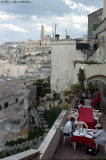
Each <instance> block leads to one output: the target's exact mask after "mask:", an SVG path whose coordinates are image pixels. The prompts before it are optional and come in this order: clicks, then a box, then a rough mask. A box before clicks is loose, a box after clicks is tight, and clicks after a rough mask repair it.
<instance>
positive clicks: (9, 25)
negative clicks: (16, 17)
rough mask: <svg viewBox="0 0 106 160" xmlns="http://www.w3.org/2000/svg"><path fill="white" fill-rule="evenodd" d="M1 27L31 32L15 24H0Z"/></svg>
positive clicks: (8, 29)
mask: <svg viewBox="0 0 106 160" xmlns="http://www.w3.org/2000/svg"><path fill="white" fill-rule="evenodd" d="M0 28H1V29H3V30H7V31H15V32H24V33H28V32H29V31H28V30H25V29H23V28H20V27H18V26H16V25H13V24H0Z"/></svg>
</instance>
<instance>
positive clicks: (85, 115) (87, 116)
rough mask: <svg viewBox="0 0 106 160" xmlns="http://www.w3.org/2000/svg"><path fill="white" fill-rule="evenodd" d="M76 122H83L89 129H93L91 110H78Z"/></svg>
mask: <svg viewBox="0 0 106 160" xmlns="http://www.w3.org/2000/svg"><path fill="white" fill-rule="evenodd" d="M77 121H83V122H85V123H86V124H87V125H88V128H89V129H95V125H94V119H93V109H92V108H80V109H79V116H78V118H77Z"/></svg>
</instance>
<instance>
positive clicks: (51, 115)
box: [44, 107, 62, 128]
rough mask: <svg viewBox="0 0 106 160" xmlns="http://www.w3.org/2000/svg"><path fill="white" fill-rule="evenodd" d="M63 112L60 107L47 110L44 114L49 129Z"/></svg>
mask: <svg viewBox="0 0 106 160" xmlns="http://www.w3.org/2000/svg"><path fill="white" fill-rule="evenodd" d="M61 110H62V109H61V108H60V107H53V108H51V109H50V110H46V111H45V112H44V116H45V119H46V121H47V123H48V126H49V128H51V127H52V125H53V124H54V122H55V120H56V119H57V117H58V115H59V114H60V112H61Z"/></svg>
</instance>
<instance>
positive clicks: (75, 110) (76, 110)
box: [70, 108, 78, 112]
mask: <svg viewBox="0 0 106 160" xmlns="http://www.w3.org/2000/svg"><path fill="white" fill-rule="evenodd" d="M70 111H73V112H78V109H74V108H72V109H71V110H70Z"/></svg>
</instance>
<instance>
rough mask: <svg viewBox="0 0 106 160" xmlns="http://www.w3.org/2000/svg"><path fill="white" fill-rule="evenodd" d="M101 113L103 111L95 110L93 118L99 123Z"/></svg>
mask: <svg viewBox="0 0 106 160" xmlns="http://www.w3.org/2000/svg"><path fill="white" fill-rule="evenodd" d="M100 115H101V112H97V113H96V112H93V118H94V120H96V121H97V124H98V120H99V117H100Z"/></svg>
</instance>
